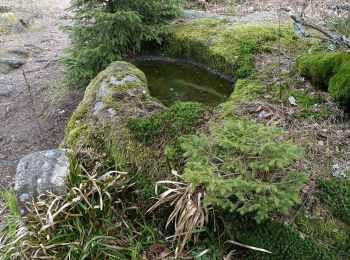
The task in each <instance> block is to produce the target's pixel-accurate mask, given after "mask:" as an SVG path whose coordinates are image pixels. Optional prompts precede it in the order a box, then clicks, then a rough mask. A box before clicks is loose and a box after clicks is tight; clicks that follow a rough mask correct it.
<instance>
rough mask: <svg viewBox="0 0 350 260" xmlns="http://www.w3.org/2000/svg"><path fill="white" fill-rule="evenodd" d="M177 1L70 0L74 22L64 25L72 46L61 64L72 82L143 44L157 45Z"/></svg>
mask: <svg viewBox="0 0 350 260" xmlns="http://www.w3.org/2000/svg"><path fill="white" fill-rule="evenodd" d="M178 4H179V0H165V1H161V2H159V1H155V0H138V1H116V0H111V1H100V0H73V1H71V7H70V10H71V11H73V12H74V22H75V23H74V25H72V26H67V27H65V30H66V31H67V32H68V33H69V36H70V38H71V40H72V45H73V47H72V48H71V49H69V50H68V52H67V55H66V57H65V58H64V59H63V63H64V64H65V65H66V66H67V76H68V79H69V81H70V82H71V83H74V84H80V85H81V84H83V83H87V81H88V80H90V79H92V78H93V77H94V76H96V75H97V73H98V72H100V71H102V70H103V69H105V68H106V67H107V66H108V65H109V64H110V63H111V62H113V61H115V60H119V59H121V58H122V56H124V55H126V54H128V53H129V52H137V51H140V49H141V48H142V47H143V45H144V44H145V43H150V42H156V43H158V44H160V43H161V42H162V39H163V36H164V35H166V34H168V33H169V32H170V31H171V26H170V24H169V21H170V20H171V19H172V18H174V17H175V16H177V15H178V14H179V9H178Z"/></svg>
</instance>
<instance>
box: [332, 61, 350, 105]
mask: <svg viewBox="0 0 350 260" xmlns="http://www.w3.org/2000/svg"><path fill="white" fill-rule="evenodd" d="M329 93H330V94H331V96H332V97H333V98H334V99H335V100H336V101H337V102H339V103H340V104H343V105H350V62H346V63H344V64H343V65H342V66H341V68H340V69H339V71H338V73H337V74H335V75H334V76H333V77H332V78H331V80H330V82H329Z"/></svg>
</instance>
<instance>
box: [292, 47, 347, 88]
mask: <svg viewBox="0 0 350 260" xmlns="http://www.w3.org/2000/svg"><path fill="white" fill-rule="evenodd" d="M349 60H350V54H349V53H345V52H329V53H317V54H307V55H303V56H301V57H299V58H298V60H297V67H298V69H299V72H300V74H301V75H302V76H303V77H306V78H308V79H310V81H311V83H312V84H314V85H315V86H316V87H318V88H320V89H322V90H327V89H328V84H329V81H330V79H331V78H332V77H333V76H334V75H335V74H337V72H338V71H339V69H340V67H341V66H342V64H343V63H344V62H346V61H349Z"/></svg>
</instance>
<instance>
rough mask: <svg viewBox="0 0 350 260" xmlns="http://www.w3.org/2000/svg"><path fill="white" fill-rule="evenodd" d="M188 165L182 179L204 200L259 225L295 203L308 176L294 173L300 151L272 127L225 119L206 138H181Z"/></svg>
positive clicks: (283, 133) (285, 211)
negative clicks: (200, 191)
mask: <svg viewBox="0 0 350 260" xmlns="http://www.w3.org/2000/svg"><path fill="white" fill-rule="evenodd" d="M181 139H182V143H181V147H182V148H183V150H184V151H185V156H186V157H187V158H188V159H187V164H186V166H185V169H184V174H183V178H184V180H185V181H186V182H188V183H191V184H192V185H193V188H194V189H195V188H203V189H204V190H205V191H206V196H205V199H204V202H205V203H206V204H207V205H215V206H218V207H220V208H223V209H229V210H230V211H232V212H239V213H240V214H242V215H244V214H247V213H254V214H255V219H256V220H257V221H261V220H263V219H265V218H267V217H268V215H269V214H270V213H271V212H276V211H278V212H281V213H287V212H288V210H289V209H290V207H291V206H293V205H295V204H296V203H298V202H299V191H300V189H301V186H302V185H303V183H304V182H305V181H306V180H307V174H304V173H301V172H298V171H296V170H295V169H293V166H292V165H293V162H294V161H295V160H297V159H298V158H299V157H300V156H301V155H302V150H301V149H300V148H299V147H298V146H296V145H295V144H293V143H292V142H290V141H288V140H287V139H286V133H285V132H284V131H283V130H281V129H280V128H278V127H276V126H271V127H266V126H264V125H262V124H257V123H254V122H253V121H249V120H229V121H228V122H226V123H224V124H223V125H215V126H213V127H212V131H211V134H210V135H204V134H201V135H193V136H190V137H186V138H181Z"/></svg>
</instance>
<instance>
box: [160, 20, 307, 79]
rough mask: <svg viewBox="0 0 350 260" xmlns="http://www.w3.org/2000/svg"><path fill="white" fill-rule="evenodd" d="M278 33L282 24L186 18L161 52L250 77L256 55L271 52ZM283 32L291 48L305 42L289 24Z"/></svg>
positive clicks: (284, 27)
mask: <svg viewBox="0 0 350 260" xmlns="http://www.w3.org/2000/svg"><path fill="white" fill-rule="evenodd" d="M278 35H279V27H278V25H273V24H272V25H271V24H252V23H247V24H243V23H242V24H241V23H237V24H231V23H229V22H228V21H226V20H213V19H201V20H194V21H186V22H183V23H181V24H179V25H177V27H176V30H175V32H174V34H173V35H171V37H170V38H169V39H168V40H167V41H166V42H165V44H164V46H163V49H162V53H163V54H164V55H167V56H171V57H182V58H186V59H190V60H196V61H198V62H201V63H203V64H206V65H208V66H209V67H211V68H213V69H217V70H220V71H222V72H224V73H225V74H226V75H228V76H231V77H235V78H238V79H239V78H247V77H249V76H250V75H252V74H254V73H255V70H254V60H255V55H256V54H257V53H259V52H264V51H265V52H271V51H272V49H273V48H274V47H275V45H276V44H277V41H278ZM280 35H281V38H280V41H281V43H282V45H284V46H289V48H290V49H292V50H293V49H295V46H298V47H299V48H300V47H301V46H306V43H305V42H304V41H303V40H301V39H300V38H298V37H297V35H296V34H295V32H294V31H293V28H292V26H290V25H282V27H281V34H280Z"/></svg>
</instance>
